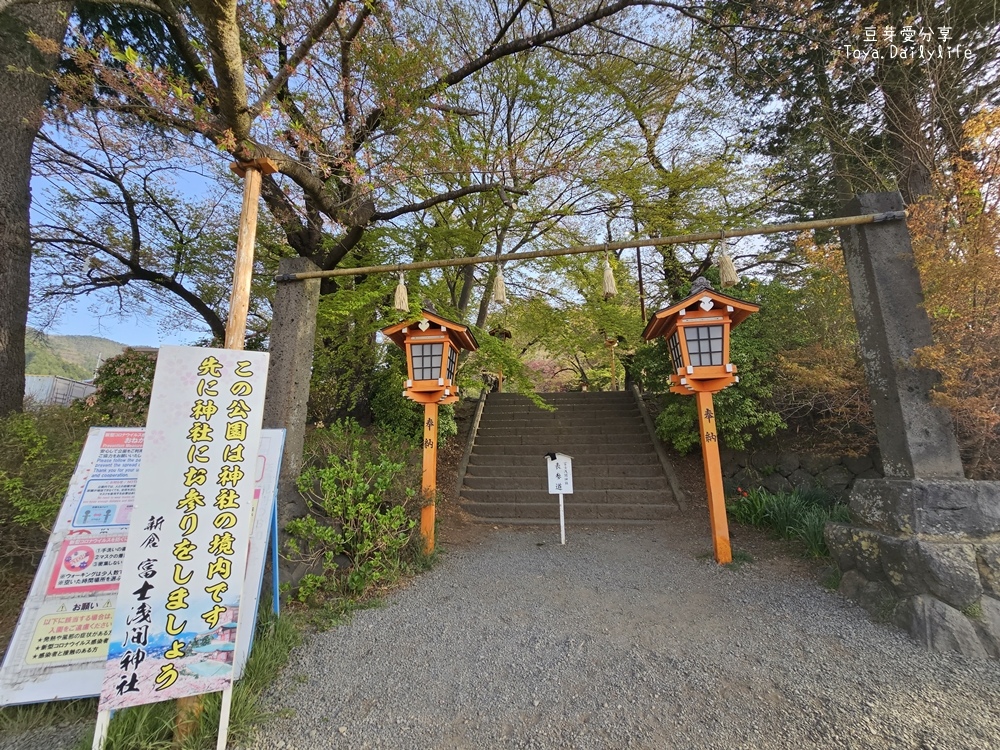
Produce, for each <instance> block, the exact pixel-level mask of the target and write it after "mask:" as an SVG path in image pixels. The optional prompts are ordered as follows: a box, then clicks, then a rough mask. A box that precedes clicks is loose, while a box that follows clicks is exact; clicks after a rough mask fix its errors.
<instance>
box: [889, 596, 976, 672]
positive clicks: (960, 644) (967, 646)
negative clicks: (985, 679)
mask: <svg viewBox="0 0 1000 750" xmlns="http://www.w3.org/2000/svg"><path fill="white" fill-rule="evenodd" d="M893 622H894V623H895V624H896V625H897V626H899V627H901V628H903V629H905V630H906V631H908V632H909V634H910V637H911V638H913V639H914V640H915V641H917V642H918V643H921V644H922V645H923V646H924V647H925V648H927V649H929V650H931V651H938V652H941V653H949V652H957V653H959V654H962V655H963V656H971V657H977V658H980V659H985V658H986V657H987V652H986V649H985V648H984V647H983V644H982V643H981V642H980V640H979V636H978V635H977V633H976V628H975V626H973V624H972V622H971V621H970V620H969V618H967V617H966V616H965V615H963V614H962V613H961V612H959V611H958V610H957V609H955V608H954V607H949V606H948V605H947V604H945V603H944V602H942V601H941V600H940V599H936V598H934V597H933V596H930V595H929V594H918V595H917V596H912V597H910V598H909V599H904V600H903V601H902V602H900V604H899V605H898V606H897V607H896V609H895V612H894V613H893Z"/></svg>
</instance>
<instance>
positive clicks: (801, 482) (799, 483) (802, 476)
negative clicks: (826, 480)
mask: <svg viewBox="0 0 1000 750" xmlns="http://www.w3.org/2000/svg"><path fill="white" fill-rule="evenodd" d="M788 481H789V482H790V483H791V485H792V486H793V487H794V488H795V489H797V490H805V489H808V488H810V487H814V486H815V485H816V477H814V476H813V475H812V474H810V473H809V472H808V471H806V470H805V469H796V470H795V471H793V472H792V473H791V474H789V475H788Z"/></svg>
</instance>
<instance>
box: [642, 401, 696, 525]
mask: <svg viewBox="0 0 1000 750" xmlns="http://www.w3.org/2000/svg"><path fill="white" fill-rule="evenodd" d="M632 396H633V397H634V398H635V403H636V406H638V407H639V413H640V414H641V415H642V421H643V423H644V424H645V425H646V430H647V432H649V437H650V438H651V439H652V441H653V447H654V448H655V449H656V455H657V457H658V458H659V459H660V465H661V466H662V467H663V473H664V474H666V475H667V482H668V483H669V484H670V491H671V492H673V494H674V502H676V503H677V507H678V508H680V509H681V510H684V509H685V508H686V507H687V498H686V497H685V496H684V491H683V490H682V489H681V482H680V479H679V478H678V477H677V472H676V471H674V465H673V464H672V463H670V459H669V458H668V457H667V452H666V451H665V450H663V445H662V444H661V443H660V438H659V437H658V436H657V434H656V427H655V425H654V424H653V418H652V417H651V416H650V415H649V409H647V408H646V402H645V401H643V400H642V394H641V393H639V387H638V386H637V385H636V384H635V383H632Z"/></svg>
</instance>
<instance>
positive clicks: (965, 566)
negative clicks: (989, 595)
mask: <svg viewBox="0 0 1000 750" xmlns="http://www.w3.org/2000/svg"><path fill="white" fill-rule="evenodd" d="M916 552H917V563H918V565H919V570H920V576H921V578H922V579H923V583H924V585H925V586H926V590H927V591H928V592H930V593H931V594H934V596H936V597H937V598H938V599H941V600H942V601H943V602H945V603H946V604H950V605H951V606H952V607H955V609H965V608H966V607H969V606H971V605H972V604H974V603H975V602H977V601H979V598H980V597H981V596H982V595H983V586H982V584H981V583H980V581H979V568H978V567H977V566H976V554H975V548H974V547H973V545H971V544H951V543H947V542H928V541H923V540H921V541H918V542H917V544H916Z"/></svg>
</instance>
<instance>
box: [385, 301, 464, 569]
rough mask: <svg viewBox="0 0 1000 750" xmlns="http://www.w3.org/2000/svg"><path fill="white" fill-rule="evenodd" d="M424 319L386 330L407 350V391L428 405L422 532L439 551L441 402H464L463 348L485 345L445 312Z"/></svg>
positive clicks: (428, 314)
mask: <svg viewBox="0 0 1000 750" xmlns="http://www.w3.org/2000/svg"><path fill="white" fill-rule="evenodd" d="M421 312H422V314H423V317H422V318H420V319H419V320H410V321H404V322H402V323H397V324H396V325H394V326H389V327H388V328H383V329H382V335H383V336H385V337H386V338H388V339H389V340H390V341H392V342H393V343H394V344H396V345H397V346H398V347H400V348H401V349H402V350H403V351H404V352H406V371H407V379H406V388H405V389H404V390H403V395H404V396H406V397H407V398H408V399H410V400H411V401H416V402H417V403H418V404H423V405H424V428H423V433H424V437H423V440H422V441H421V444H422V449H423V475H422V477H421V482H420V484H421V493H422V495H423V498H424V501H425V505H424V506H423V507H422V508H421V509H420V533H421V534H422V535H423V537H424V552H426V553H427V554H430V553H431V552H433V551H434V516H435V507H434V496H435V494H436V492H437V449H438V406H439V405H441V404H453V403H455V402H456V401H458V387H457V386H456V385H455V375H456V369H457V367H458V353H459V352H460V351H462V350H467V351H471V352H474V351H476V349H478V348H479V345H478V344H477V343H476V338H475V337H474V336H473V335H472V331H470V330H469V328H468V327H467V326H463V325H461V324H459V323H454V322H452V321H450V320H447V319H446V318H442V317H441V316H440V315H437V314H435V313H432V312H429V311H427V310H422V311H421Z"/></svg>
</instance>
